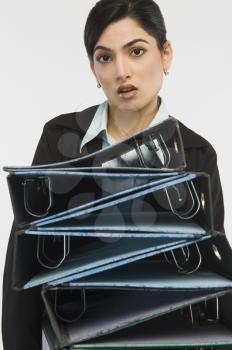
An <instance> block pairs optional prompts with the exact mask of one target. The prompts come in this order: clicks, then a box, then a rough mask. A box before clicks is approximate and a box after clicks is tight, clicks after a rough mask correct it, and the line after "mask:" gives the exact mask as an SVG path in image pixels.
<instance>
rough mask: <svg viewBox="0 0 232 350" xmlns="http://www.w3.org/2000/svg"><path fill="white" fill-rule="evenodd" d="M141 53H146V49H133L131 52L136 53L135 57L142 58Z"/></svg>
mask: <svg viewBox="0 0 232 350" xmlns="http://www.w3.org/2000/svg"><path fill="white" fill-rule="evenodd" d="M141 51H142V54H143V53H144V52H145V50H144V49H139V48H136V49H133V50H132V51H131V52H134V53H135V56H141V55H142V54H141Z"/></svg>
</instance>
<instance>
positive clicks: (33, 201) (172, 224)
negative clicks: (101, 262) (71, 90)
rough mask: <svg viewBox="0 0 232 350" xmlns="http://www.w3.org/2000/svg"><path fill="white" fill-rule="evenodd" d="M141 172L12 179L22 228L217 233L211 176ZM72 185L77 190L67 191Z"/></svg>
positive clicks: (186, 234) (73, 231)
mask: <svg viewBox="0 0 232 350" xmlns="http://www.w3.org/2000/svg"><path fill="white" fill-rule="evenodd" d="M141 170H142V169H135V168H128V169H126V170H125V169H118V168H116V169H114V170H108V172H106V171H103V169H102V168H100V169H95V170H94V172H93V171H91V170H88V172H87V171H86V172H84V173H83V172H82V171H81V170H80V169H79V170H78V171H77V170H76V171H75V172H74V171H72V172H63V171H61V170H56V171H54V172H50V171H44V170H43V171H41V172H38V173H33V174H31V173H30V172H29V173H26V172H24V173H23V174H21V173H19V174H14V175H11V177H9V178H8V182H9V188H10V193H11V199H12V206H13V209H14V215H15V222H16V225H17V228H18V230H19V231H20V230H21V231H22V232H23V233H26V234H40V235H51V234H52V235H72V236H88V237H93V236H95V237H96V236H101V235H105V236H112V237H133V236H135V237H136V236H137V237H139V236H140V237H148V236H149V235H150V236H152V234H154V236H156V235H158V234H159V235H166V236H168V235H176V236H177V237H178V234H180V233H181V234H183V237H195V236H196V235H204V234H206V233H210V232H212V231H213V224H212V222H213V220H212V201H211V192H210V183H209V176H208V175H206V174H204V173H171V172H162V171H159V172H157V171H156V172H154V171H151V172H146V173H145V172H144V171H141ZM42 179H43V180H42ZM25 181H27V183H28V182H29V187H25ZM31 181H35V183H34V184H33V186H32V184H31ZM37 181H38V183H37ZM42 181H44V183H43V186H42V185H41V184H42ZM46 183H47V184H49V186H47V185H46ZM70 184H74V187H72V188H71V189H70V190H67V187H68V186H70ZM62 189H63V191H62ZM43 199H44V200H43ZM67 208H69V209H67ZM36 213H37V214H36ZM39 213H40V214H41V213H43V215H42V214H41V215H39ZM39 216H41V218H39Z"/></svg>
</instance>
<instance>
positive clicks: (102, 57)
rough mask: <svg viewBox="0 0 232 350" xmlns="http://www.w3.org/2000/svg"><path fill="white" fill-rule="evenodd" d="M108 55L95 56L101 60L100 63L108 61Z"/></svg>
mask: <svg viewBox="0 0 232 350" xmlns="http://www.w3.org/2000/svg"><path fill="white" fill-rule="evenodd" d="M109 57H110V56H107V55H101V56H98V57H97V61H99V62H101V63H104V62H108V61H109V60H108V58H109Z"/></svg>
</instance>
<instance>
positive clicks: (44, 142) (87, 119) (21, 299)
mask: <svg viewBox="0 0 232 350" xmlns="http://www.w3.org/2000/svg"><path fill="white" fill-rule="evenodd" d="M97 107H98V105H96V106H92V107H89V108H87V109H85V110H84V111H82V112H78V113H68V114H63V115H60V116H58V117H56V118H54V119H52V120H50V121H49V122H48V123H46V124H45V126H44V129H43V133H42V136H41V138H40V141H39V143H38V146H37V149H36V152H35V155H34V159H33V164H34V165H35V164H49V163H54V162H60V161H65V160H69V159H72V158H78V157H82V156H83V155H85V154H88V153H92V152H94V151H96V150H99V149H101V148H102V141H101V138H100V137H98V138H95V139H94V140H93V141H91V142H89V143H88V144H87V145H86V146H85V147H84V149H83V150H82V153H80V143H81V140H82V138H83V136H84V134H85V132H86V130H87V129H88V127H89V125H90V123H91V121H92V119H93V116H94V114H95V112H96V110H97ZM180 131H181V134H182V138H183V144H184V150H185V155H186V163H187V168H186V171H202V172H206V173H208V174H209V175H210V177H211V183H212V197H213V209H214V225H215V229H216V230H218V231H223V232H224V226H223V225H224V205H223V195H222V189H221V183H220V178H219V173H218V167H217V155H216V152H215V150H214V149H213V147H212V146H211V145H210V143H209V142H208V141H206V140H205V139H204V138H202V137H201V136H199V135H198V134H196V133H195V132H193V131H192V130H190V129H188V128H187V127H186V126H185V125H183V124H182V123H180ZM14 235H15V228H14V224H13V227H12V230H11V234H10V238H9V242H8V249H7V255H6V262H5V270H4V278H3V301H2V337H3V346H4V350H41V318H42V314H43V303H42V300H41V297H40V288H33V289H31V290H26V291H21V292H16V291H14V290H12V288H11V273H12V259H13V249H14ZM26 250H27V247H25V254H26Z"/></svg>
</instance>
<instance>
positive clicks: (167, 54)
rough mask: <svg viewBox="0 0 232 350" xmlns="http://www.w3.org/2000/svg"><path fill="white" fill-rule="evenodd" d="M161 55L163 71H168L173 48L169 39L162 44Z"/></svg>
mask: <svg viewBox="0 0 232 350" xmlns="http://www.w3.org/2000/svg"><path fill="white" fill-rule="evenodd" d="M162 56H163V66H164V71H166V72H168V71H169V69H170V67H171V64H172V60H173V49H172V44H171V42H170V41H169V40H167V41H166V42H165V43H164V45H163V50H162Z"/></svg>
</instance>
